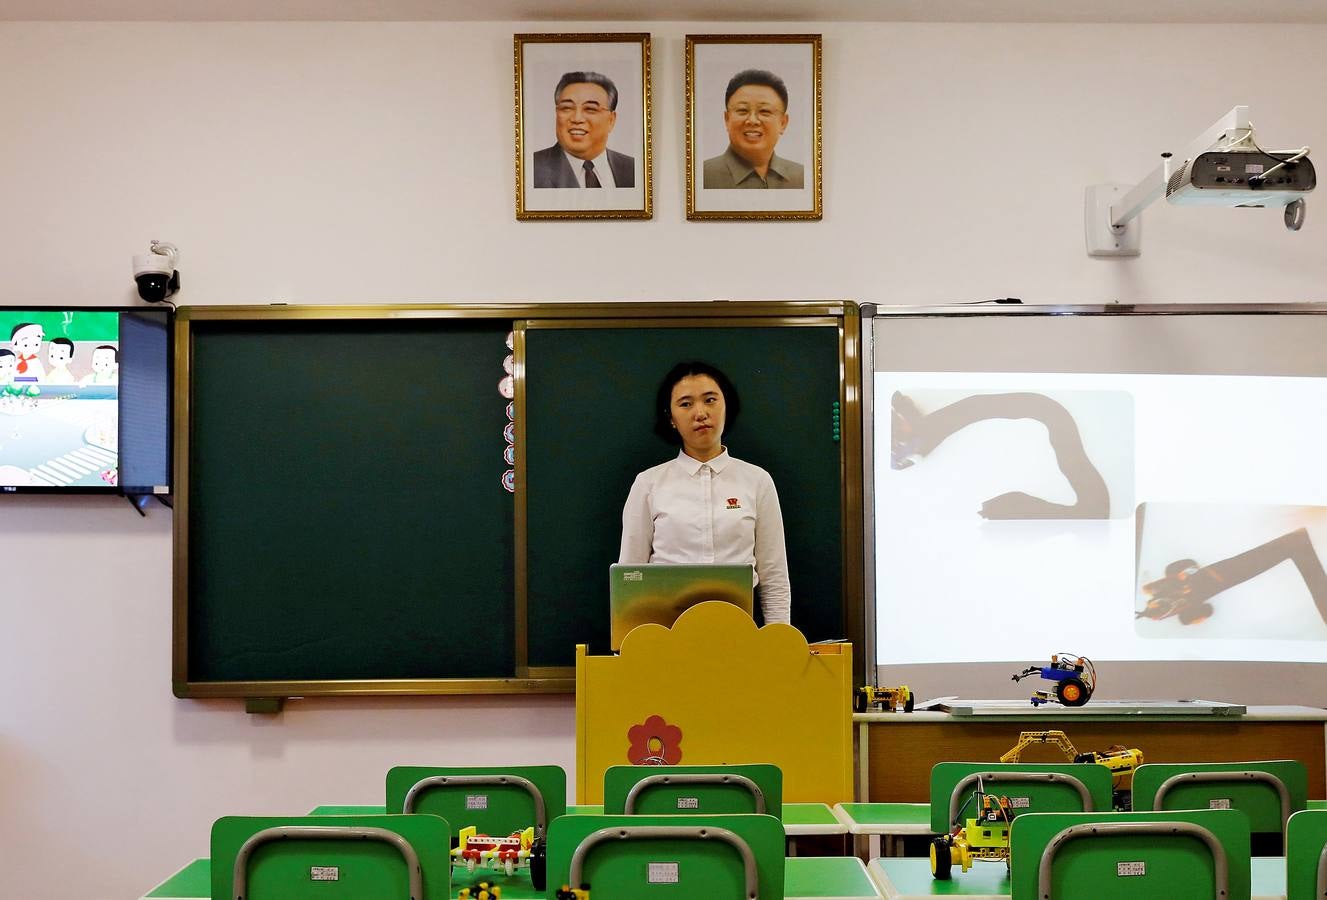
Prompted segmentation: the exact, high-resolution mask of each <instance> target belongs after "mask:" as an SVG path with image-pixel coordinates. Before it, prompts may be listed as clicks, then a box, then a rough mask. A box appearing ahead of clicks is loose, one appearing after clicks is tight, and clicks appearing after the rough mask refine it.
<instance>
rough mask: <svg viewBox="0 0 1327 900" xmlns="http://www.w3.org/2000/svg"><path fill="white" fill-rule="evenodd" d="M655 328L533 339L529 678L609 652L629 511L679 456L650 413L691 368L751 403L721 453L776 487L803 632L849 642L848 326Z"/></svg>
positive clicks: (583, 327)
mask: <svg viewBox="0 0 1327 900" xmlns="http://www.w3.org/2000/svg"><path fill="white" fill-rule="evenodd" d="M598 324H603V323H598ZM610 324H611V323H610ZM643 324H646V325H650V324H653V325H655V327H641V325H642V323H632V322H623V323H619V327H592V326H590V325H587V324H586V323H582V322H562V323H558V322H547V323H544V322H532V323H530V324H529V327H528V329H527V330H526V332H525V405H524V418H523V420H522V426H523V428H524V430H525V434H526V443H525V446H526V448H527V458H526V480H525V484H526V489H527V495H526V527H527V533H528V534H529V550H528V553H527V556H526V577H527V578H528V587H527V598H528V600H527V603H528V608H529V622H530V639H529V660H530V665H531V666H532V667H535V668H538V667H558V666H567V665H571V664H572V663H573V661H574V658H575V645H576V644H577V643H588V644H589V645H590V650H591V652H607V650H608V567H609V565H610V564H611V563H614V562H617V556H618V549H619V542H620V538H621V533H622V506H623V503H624V501H625V500H626V497H627V492H628V491H629V490H630V488H631V483H632V480H633V479H634V478H635V476H636V474H637V473H638V472H641V471H642V470H644V469H647V468H649V467H651V466H654V465H657V464H658V463H661V462H664V461H666V460H668V459H671V458H672V457H674V456H676V455H677V448H676V447H673V446H671V445H669V444H666V443H664V442H663V441H662V440H660V439H659V438H658V437H656V436H655V435H654V434H653V432H652V427H653V423H654V409H653V407H654V398H655V391H656V389H657V387H658V384H659V380H660V379H661V378H662V377H663V375H664V374H665V373H666V372H667V371H668V370H669V369H670V368H672V366H673V365H674V364H675V363H678V362H681V361H683V360H695V359H700V360H705V361H707V362H710V363H712V364H713V365H716V366H718V367H719V368H720V369H721V370H723V371H724V373H725V374H727V375H728V376H729V378H730V379H731V380H732V381H733V384H734V386H735V387H736V388H737V390H738V391H739V393H740V394H741V398H742V413H741V418H740V420H739V422H738V424H737V425H736V426H735V427H733V428H731V429H729V430H728V431H727V432H726V433H725V435H724V443H725V444H726V445H727V446H728V448H729V450H730V452H731V453H732V455H733V456H735V457H738V458H739V459H744V460H746V461H748V462H751V463H755V464H756V465H759V466H761V467H762V468H764V469H766V470H767V471H768V472H769V473H770V475H771V476H772V477H773V479H774V484H775V486H776V488H777V489H778V492H779V500H780V504H781V506H782V508H783V516H784V523H785V532H786V535H787V544H788V568H789V574H790V580H791V582H792V621H793V624H794V625H796V626H797V627H798V628H800V629H801V630H802V631H803V632H804V633H805V634H806V636H807V637H808V638H809V639H811V640H816V639H819V638H838V637H843V636H844V634H845V631H844V628H845V625H844V569H843V550H844V543H843V542H844V537H843V535H844V528H843V505H842V503H841V488H842V481H841V472H842V469H843V466H842V453H841V450H842V441H841V440H835V436H834V411H835V408H836V407H835V404H836V403H838V402H839V400H840V381H839V373H840V358H841V355H840V339H839V327H838V323H837V322H835V321H834V320H824V319H821V320H818V321H815V322H813V323H807V324H801V325H786V324H785V325H782V326H779V325H778V324H777V323H776V322H770V321H761V320H749V321H737V322H722V321H721V322H715V323H712V324H711V323H706V322H696V321H692V322H673V323H662V327H659V326H660V325H661V323H643Z"/></svg>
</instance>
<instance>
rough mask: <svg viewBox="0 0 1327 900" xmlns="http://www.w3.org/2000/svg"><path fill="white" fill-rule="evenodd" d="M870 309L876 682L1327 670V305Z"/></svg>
mask: <svg viewBox="0 0 1327 900" xmlns="http://www.w3.org/2000/svg"><path fill="white" fill-rule="evenodd" d="M866 312H867V313H868V315H870V316H871V318H869V319H867V320H866V321H867V324H866V325H865V326H864V330H865V331H866V332H867V334H866V335H865V336H864V341H863V343H864V356H865V364H866V366H867V368H868V369H869V371H868V372H867V373H866V374H867V375H868V378H865V379H864V380H863V383H864V384H865V385H867V388H866V389H867V390H868V391H869V392H870V395H871V396H869V397H868V398H867V400H868V402H867V403H866V404H865V406H866V408H868V409H870V410H872V414H871V417H872V419H873V421H872V422H871V423H868V426H867V432H868V434H869V435H870V442H871V444H872V446H871V447H870V448H869V451H870V452H869V453H868V455H867V459H868V463H867V466H868V468H869V469H870V471H869V472H867V473H866V474H867V477H868V484H870V485H871V493H872V496H871V498H870V501H871V502H870V503H868V507H870V512H869V513H868V515H869V516H871V521H869V522H868V544H869V548H868V549H869V550H870V551H871V553H872V555H873V557H874V558H873V560H872V561H870V562H869V563H868V564H869V565H871V566H872V569H871V570H869V571H868V581H871V580H872V579H873V580H874V585H873V589H874V590H873V593H874V604H873V608H874V623H873V628H869V629H868V633H871V634H873V635H874V638H875V646H874V653H875V659H876V662H877V663H878V664H879V665H881V666H886V667H916V666H924V667H930V666H933V665H935V664H949V665H953V664H959V665H960V666H961V665H966V664H976V663H984V662H1010V663H1018V664H1020V665H1021V664H1027V663H1033V662H1037V661H1038V660H1042V659H1044V658H1047V657H1049V655H1050V654H1051V653H1054V652H1069V653H1074V654H1081V655H1084V656H1088V657H1090V658H1092V659H1094V660H1096V661H1097V662H1098V663H1099V664H1100V663H1101V662H1102V661H1121V662H1125V663H1143V662H1147V661H1177V660H1182V661H1208V662H1225V661H1235V662H1243V663H1256V662H1264V661H1274V662H1296V663H1323V662H1327V573H1324V568H1323V563H1324V561H1327V467H1325V465H1324V463H1325V462H1327V453H1325V452H1324V451H1325V449H1327V304H1297V305H1276V306H1272V305H1239V306H1234V305H1225V304H1220V305H1217V304H1197V305H1185V306H1173V305H1164V306H1163V305H1147V306H1128V307H1126V306H1119V307H1083V306H1054V307H1052V306H1034V307H996V308H995V309H981V310H974V309H972V308H970V307H959V308H951V307H945V308H934V307H932V308H908V309H903V308H889V307H876V308H868V310H867V311H866ZM872 532H873V534H872ZM868 593H870V591H868ZM898 671H899V672H909V673H911V672H914V671H917V670H915V669H911V668H904V669H900V670H898ZM1319 671H1321V670H1319ZM919 674H921V676H922V678H923V679H925V678H926V677H927V676H928V675H929V676H935V675H936V674H937V672H936V671H935V670H931V669H929V668H928V669H925V670H922V671H921V672H920V673H919ZM953 675H954V673H952V672H951V673H950V675H949V677H944V678H933V680H934V681H935V682H936V684H937V687H940V686H941V683H943V687H948V688H950V690H951V691H953V690H954V689H955V687H954V686H955V685H956V684H962V683H963V682H961V681H957V680H956V679H955V678H954V677H953ZM883 677H886V678H888V675H884V676H883ZM1185 680H1186V679H1181V682H1183V681H1185ZM1195 681H1196V683H1194V684H1192V685H1190V687H1191V688H1194V689H1195V690H1193V692H1192V693H1189V694H1187V696H1193V695H1196V694H1197V693H1198V691H1197V690H1196V689H1199V688H1202V687H1204V686H1207V685H1209V684H1210V683H1211V681H1210V679H1195ZM1121 683H1127V680H1125V682H1121ZM1121 683H1117V687H1119V686H1120V684H1121ZM991 687H992V688H993V690H987V691H985V692H984V693H986V694H989V695H991V696H1004V695H1009V694H1011V690H1012V693H1018V692H1019V690H1020V689H1018V688H1012V689H1010V688H1005V687H1003V686H998V687H997V686H996V685H992V686H991ZM920 690H921V691H922V693H923V694H925V693H926V692H927V688H926V687H924V686H923V687H921V688H920ZM964 693H966V695H967V696H978V695H981V694H982V693H983V692H982V691H981V690H978V689H977V688H976V687H975V686H970V689H969V690H967V691H965V692H964ZM1160 693H1161V694H1162V695H1166V696H1173V695H1174V691H1173V690H1165V689H1163V690H1161V691H1160ZM1208 693H1209V694H1210V691H1208ZM1282 702H1305V701H1304V700H1303V699H1299V700H1291V699H1287V700H1283V701H1282Z"/></svg>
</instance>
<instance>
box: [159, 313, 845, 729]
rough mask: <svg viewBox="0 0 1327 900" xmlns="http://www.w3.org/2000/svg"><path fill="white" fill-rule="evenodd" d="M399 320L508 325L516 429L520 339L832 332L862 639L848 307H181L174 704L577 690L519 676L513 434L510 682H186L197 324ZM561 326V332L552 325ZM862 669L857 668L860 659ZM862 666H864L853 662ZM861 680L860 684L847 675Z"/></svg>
mask: <svg viewBox="0 0 1327 900" xmlns="http://www.w3.org/2000/svg"><path fill="white" fill-rule="evenodd" d="M391 319H395V320H400V319H501V320H505V321H510V322H511V323H512V324H513V332H514V341H513V343H514V348H513V355H514V363H515V366H514V371H513V376H514V382H515V389H516V396H515V402H516V418H517V421H518V422H519V421H521V420H522V419H523V413H524V402H525V371H524V349H525V347H524V330H525V326H526V323H530V324H532V325H533V326H534V327H540V326H544V327H546V326H547V325H550V324H554V323H557V324H559V325H565V323H566V321H567V320H574V321H576V322H577V323H579V324H581V325H582V326H585V327H603V328H611V327H623V326H624V325H629V326H633V327H660V326H668V327H678V326H686V327H709V328H724V327H734V326H735V325H742V324H749V323H751V321H752V320H759V324H761V325H762V326H787V327H797V326H805V325H813V324H814V325H820V326H825V325H829V324H833V325H835V326H837V329H838V336H839V365H840V378H839V402H840V404H841V406H842V409H843V417H842V447H841V450H840V492H841V501H842V502H841V509H842V522H841V524H842V532H841V533H842V546H843V560H842V563H843V578H844V581H843V621H844V623H845V627H846V628H847V630H848V632H849V633H848V635H847V637H848V638H849V640H851V641H853V642H854V643H858V644H859V645H860V642H861V641H862V640H863V639H864V638H865V622H866V610H865V596H866V584H865V582H866V571H865V564H864V545H863V534H864V518H863V517H864V507H863V500H862V497H863V461H862V446H863V436H862V421H863V416H862V413H863V410H862V384H861V378H862V362H861V319H860V309H859V307H858V305H857V304H856V303H854V302H853V301H848V300H841V301H709V302H697V301H690V302H666V301H660V302H644V303H611V302H609V303H590V302H568V303H475V304H460V303H450V304H371V305H343V306H313V305H311V306H296V305H285V304H273V305H265V306H253V305H244V306H241V305H236V306H185V307H181V308H180V310H179V314H178V316H177V317H176V320H175V376H174V400H173V407H174V441H175V472H174V475H175V498H174V505H175V515H174V535H173V544H174V548H173V562H174V576H173V581H172V594H173V599H172V659H171V683H172V690H173V692H174V694H175V696H176V697H180V698H192V699H215V698H244V699H246V700H247V701H249V703H250V706H251V708H252V709H253V710H255V711H272V710H274V709H277V708H279V707H280V704H281V702H282V701H283V700H285V699H287V698H291V697H323V696H371V695H389V696H390V695H415V696H419V695H454V694H472V695H473V694H531V693H540V694H568V693H573V692H574V691H575V687H576V684H575V681H576V679H575V670H574V667H570V666H568V667H565V668H564V667H556V668H531V667H530V666H529V665H528V655H527V644H528V635H527V630H526V619H527V606H526V596H525V583H526V579H525V550H526V541H527V535H526V533H525V531H526V522H525V518H524V508H525V507H524V501H523V499H522V497H523V493H522V486H523V484H524V479H525V470H524V465H523V460H524V458H525V452H524V450H525V448H524V437H523V435H522V434H521V429H520V428H519V427H518V428H517V429H516V460H517V463H516V488H517V493H516V497H517V501H516V507H515V530H516V534H515V566H516V572H515V577H516V597H515V615H516V622H515V623H514V624H515V642H516V672H515V674H514V675H513V676H511V677H503V678H417V679H353V680H352V679H338V680H308V681H190V680H189V674H188V673H189V647H188V634H189V628H188V626H189V622H188V610H189V603H188V600H189V554H188V548H189V494H190V482H189V471H188V460H189V455H190V453H189V451H190V434H191V426H192V421H193V420H192V415H193V408H192V404H191V396H192V382H193V375H194V372H193V346H194V343H193V342H194V331H193V324H194V323H195V322H248V321H291V320H303V321H347V320H365V321H372V320H391ZM559 320H561V321H559ZM863 658H864V657H863ZM855 665H856V666H857V667H859V668H860V667H861V665H862V663H861V662H857V663H855ZM857 678H858V679H859V680H860V679H861V678H862V673H861V672H859V673H857Z"/></svg>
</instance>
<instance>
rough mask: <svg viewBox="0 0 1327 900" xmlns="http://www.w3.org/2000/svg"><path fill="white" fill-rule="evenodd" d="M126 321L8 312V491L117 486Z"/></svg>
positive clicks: (2, 342) (3, 470) (4, 412)
mask: <svg viewBox="0 0 1327 900" xmlns="http://www.w3.org/2000/svg"><path fill="white" fill-rule="evenodd" d="M119 366H120V315H119V313H118V312H117V311H110V312H98V311H92V312H89V311H82V312H73V311H53V310H40V311H37V310H33V311H30V312H25V311H22V310H18V311H11V310H5V311H0V487H6V486H8V487H14V486H18V487H53V488H61V487H66V488H89V487H100V488H114V487H115V486H116V484H117V481H118V442H119V441H118V422H117V417H118V410H119V402H118V401H119Z"/></svg>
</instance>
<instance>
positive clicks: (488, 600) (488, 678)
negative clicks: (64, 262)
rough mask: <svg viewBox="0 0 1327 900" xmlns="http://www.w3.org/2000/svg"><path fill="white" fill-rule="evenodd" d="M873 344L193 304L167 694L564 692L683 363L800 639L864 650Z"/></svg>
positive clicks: (180, 359)
mask: <svg viewBox="0 0 1327 900" xmlns="http://www.w3.org/2000/svg"><path fill="white" fill-rule="evenodd" d="M509 334H510V335H511V338H512V347H511V348H510V349H509V347H508V343H507V339H508V336H509ZM858 334H859V321H858V318H857V310H856V307H855V306H853V305H852V304H845V303H668V304H665V303H636V304H588V303H566V304H560V303H559V304H483V305H480V304H475V305H451V306H354V307H193V308H185V309H182V310H181V312H180V315H179V318H178V319H177V330H176V382H175V394H176V396H175V421H176V431H175V441H176V447H177V454H176V456H177V471H176V483H177V490H176V515H175V591H174V593H175V604H174V609H175V620H174V660H173V666H172V679H173V682H174V689H175V693H176V694H177V695H179V696H182V697H246V698H252V699H255V700H258V699H266V698H282V697H291V696H308V695H319V694H324V695H329V694H360V693H376V694H383V693H387V694H445V693H506V692H512V693H515V692H552V691H569V690H572V689H573V688H574V681H573V673H572V672H571V671H570V666H571V664H572V661H573V659H574V652H575V645H576V644H578V643H588V644H590V645H591V646H592V647H594V648H595V649H596V650H598V649H600V648H604V649H606V647H607V642H606V638H607V619H608V610H607V602H608V601H607V580H608V576H607V571H608V566H609V564H610V563H612V562H614V561H615V560H616V558H617V550H618V547H617V544H618V535H619V531H620V527H621V511H622V504H623V501H624V500H625V498H626V493H627V490H628V488H629V487H630V484H631V479H632V477H634V475H635V474H636V473H637V472H639V471H641V470H643V469H645V468H647V467H649V466H651V465H654V464H656V463H658V462H660V461H663V460H664V459H667V458H669V457H670V456H672V455H673V454H674V453H675V451H674V450H672V449H671V448H670V447H668V446H667V445H666V444H663V443H662V442H660V441H659V440H658V439H657V438H655V437H653V435H652V434H651V432H650V417H651V415H652V412H651V406H652V402H653V396H654V391H655V386H656V383H657V380H658V379H659V378H660V377H661V376H662V374H663V373H664V371H665V370H667V369H668V368H669V367H670V366H671V365H672V364H673V363H674V362H676V361H677V360H680V359H684V358H689V359H690V358H703V359H708V360H710V361H711V362H713V363H715V364H717V365H719V366H721V367H723V368H725V369H726V370H727V371H729V372H730V373H731V374H732V377H733V378H734V379H735V381H736V383H737V385H738V387H739V388H740V390H741V391H742V396H743V404H744V410H743V413H742V420H741V422H740V423H739V424H738V426H737V427H736V428H734V429H732V430H731V431H730V433H729V434H728V436H727V437H728V443H729V445H730V446H731V448H732V450H733V453H734V455H735V456H738V457H740V458H744V459H747V460H749V461H750V462H753V463H756V464H757V465H760V466H763V467H764V468H766V469H768V470H769V472H770V473H771V475H773V477H774V480H775V484H776V485H777V486H778V490H779V494H780V498H781V500H782V504H783V510H784V520H785V526H786V532H787V537H788V547H789V567H790V574H791V580H792V593H793V614H792V615H793V624H795V625H797V626H798V627H800V628H801V629H802V630H803V631H804V632H805V633H806V635H807V636H808V637H810V638H812V639H817V638H838V637H843V636H845V635H847V636H848V637H854V636H856V635H857V634H860V632H861V629H860V627H859V623H860V622H861V621H862V615H863V614H862V609H863V607H862V597H863V595H864V583H863V579H864V573H865V569H864V566H863V563H862V545H861V532H862V519H861V492H860V485H861V472H862V467H861V437H862V436H861V430H860V421H861V420H860V412H861V410H860V405H859V396H860V395H859V377H860V375H859V373H860V371H861V370H860V368H859V366H858V364H857V358H856V347H857V335H858ZM527 353H528V358H527ZM508 376H509V377H508ZM504 379H506V380H507V381H508V385H509V386H510V387H511V389H512V391H514V397H513V398H512V399H511V401H510V402H509V400H508V398H507V397H505V396H503V395H502V394H501V393H500V391H499V382H500V381H502V380H504ZM836 403H837V404H839V405H838V406H835V404H836ZM836 410H837V411H838V414H839V421H840V440H838V441H836V440H835V437H834V427H835V412H836ZM260 705H261V706H263V707H264V708H266V707H267V706H270V704H255V708H257V707H258V706H260Z"/></svg>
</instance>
